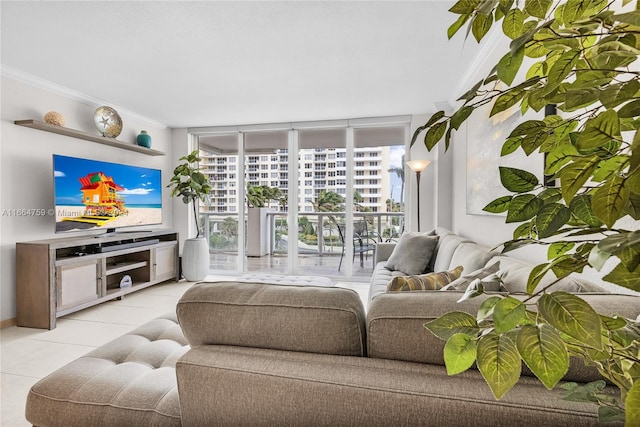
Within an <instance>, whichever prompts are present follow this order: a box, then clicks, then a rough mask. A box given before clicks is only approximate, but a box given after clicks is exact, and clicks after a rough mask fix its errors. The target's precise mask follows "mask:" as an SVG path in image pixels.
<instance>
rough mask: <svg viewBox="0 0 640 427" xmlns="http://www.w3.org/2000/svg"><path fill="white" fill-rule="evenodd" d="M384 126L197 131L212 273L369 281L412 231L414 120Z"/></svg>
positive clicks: (353, 124) (321, 125)
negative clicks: (386, 247) (207, 192)
mask: <svg viewBox="0 0 640 427" xmlns="http://www.w3.org/2000/svg"><path fill="white" fill-rule="evenodd" d="M378 121H379V122H378ZM378 121H376V120H372V119H367V120H355V121H346V120H345V121H336V122H311V123H287V124H280V125H275V124H274V125H266V126H258V125H255V126H238V127H226V128H207V129H193V130H190V131H192V133H193V134H195V135H197V136H198V140H199V148H200V151H201V157H202V158H203V161H202V163H201V166H202V168H203V171H204V172H205V173H206V174H207V175H208V176H209V179H210V181H211V183H212V185H213V188H214V189H213V191H212V193H211V204H210V205H209V206H202V207H201V215H202V218H203V220H204V223H205V225H206V230H205V231H206V233H207V236H209V240H210V253H211V273H212V274H225V272H227V273H231V272H233V273H240V272H255V273H270V274H298V275H320V276H328V277H335V278H356V279H357V278H362V279H363V280H366V279H368V278H369V277H370V275H371V273H372V270H373V260H374V258H373V257H374V253H375V245H376V244H377V243H379V242H381V241H387V240H391V239H395V238H397V237H398V236H399V234H400V233H402V231H403V229H404V225H403V224H404V153H405V150H406V148H407V128H408V121H407V119H406V118H402V119H397V118H396V119H394V120H386V121H387V122H392V123H385V120H384V119H378Z"/></svg>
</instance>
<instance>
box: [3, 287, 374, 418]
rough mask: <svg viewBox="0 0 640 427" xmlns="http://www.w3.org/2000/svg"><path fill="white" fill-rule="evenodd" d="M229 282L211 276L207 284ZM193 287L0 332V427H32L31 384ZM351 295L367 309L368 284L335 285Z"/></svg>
mask: <svg viewBox="0 0 640 427" xmlns="http://www.w3.org/2000/svg"><path fill="white" fill-rule="evenodd" d="M218 279H219V280H230V277H229V276H209V277H207V280H218ZM191 285H193V283H191V282H185V281H181V282H173V283H165V284H160V285H156V286H152V287H149V288H147V289H144V290H141V291H138V292H136V293H134V294H131V295H127V296H125V297H124V298H123V299H121V300H115V301H110V302H107V303H103V304H100V305H97V306H95V307H91V308H88V309H86V310H82V311H78V312H76V313H72V314H69V315H67V316H65V317H63V318H60V319H58V321H57V327H56V329H53V330H51V331H48V330H44V329H31V328H19V327H16V326H14V327H10V328H6V329H3V330H1V331H0V426H2V427H20V426H29V425H30V424H29V423H28V422H27V421H26V420H25V418H24V407H25V402H26V396H27V393H28V391H29V389H30V388H31V386H32V385H33V384H35V383H36V382H37V381H38V380H40V379H41V378H43V377H45V376H47V375H48V374H50V373H51V372H53V371H55V370H56V369H58V368H60V367H62V366H64V365H66V364H67V363H69V362H71V361H72V360H74V359H77V358H78V357H80V356H82V355H84V354H86V353H88V352H89V351H91V350H93V349H94V348H96V347H99V346H100V345H102V344H105V343H107V342H109V341H111V340H113V339H115V338H117V337H119V336H120V335H123V334H125V333H127V332H129V331H130V330H132V329H134V328H136V327H137V326H139V325H142V324H144V323H146V322H148V321H150V320H152V319H155V318H156V317H158V316H161V315H163V314H165V313H168V312H170V311H173V310H175V307H176V303H177V302H178V300H179V299H180V297H181V296H182V294H183V293H184V292H185V291H186V290H187V289H188V288H189V287H191ZM336 286H339V287H344V288H349V289H353V290H355V291H356V292H358V294H359V295H360V298H361V299H362V301H363V304H364V305H365V307H366V300H367V292H368V288H369V286H368V284H367V283H364V282H336Z"/></svg>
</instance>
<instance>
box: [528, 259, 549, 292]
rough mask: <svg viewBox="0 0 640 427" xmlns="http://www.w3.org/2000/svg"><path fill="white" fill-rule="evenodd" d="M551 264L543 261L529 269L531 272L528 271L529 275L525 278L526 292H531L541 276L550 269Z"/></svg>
mask: <svg viewBox="0 0 640 427" xmlns="http://www.w3.org/2000/svg"><path fill="white" fill-rule="evenodd" d="M551 266H552V264H551V263H544V264H538V265H536V266H535V267H533V268H532V269H531V272H530V273H529V277H528V279H527V293H528V294H529V295H531V294H533V291H535V289H536V288H537V287H538V284H539V283H540V281H541V280H542V278H543V277H544V276H545V275H546V274H547V272H548V271H549V270H550V269H551Z"/></svg>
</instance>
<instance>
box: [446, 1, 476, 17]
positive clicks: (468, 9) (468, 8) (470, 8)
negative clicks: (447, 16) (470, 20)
mask: <svg viewBox="0 0 640 427" xmlns="http://www.w3.org/2000/svg"><path fill="white" fill-rule="evenodd" d="M480 1H481V0H458V1H457V2H456V4H454V5H453V6H451V8H450V9H449V12H451V13H455V14H458V15H465V14H469V13H472V12H475V10H476V8H477V7H478V6H479V5H480Z"/></svg>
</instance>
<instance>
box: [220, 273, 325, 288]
mask: <svg viewBox="0 0 640 427" xmlns="http://www.w3.org/2000/svg"><path fill="white" fill-rule="evenodd" d="M231 280H232V281H234V282H246V283H266V284H272V285H290V286H324V287H332V286H335V284H334V283H333V282H332V281H331V279H329V278H328V277H322V276H286V275H284V274H266V273H247V274H243V275H242V276H240V277H234V278H233V279H231Z"/></svg>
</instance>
